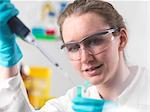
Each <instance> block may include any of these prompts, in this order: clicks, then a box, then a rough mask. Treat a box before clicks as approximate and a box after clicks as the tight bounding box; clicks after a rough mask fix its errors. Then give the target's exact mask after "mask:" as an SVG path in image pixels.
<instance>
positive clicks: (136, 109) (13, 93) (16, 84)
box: [0, 67, 150, 112]
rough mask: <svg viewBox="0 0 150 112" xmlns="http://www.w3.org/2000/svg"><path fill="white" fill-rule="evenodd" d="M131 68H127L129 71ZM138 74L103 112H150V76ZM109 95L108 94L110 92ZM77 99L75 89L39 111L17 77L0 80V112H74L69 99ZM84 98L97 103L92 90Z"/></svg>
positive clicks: (144, 73) (95, 94)
mask: <svg viewBox="0 0 150 112" xmlns="http://www.w3.org/2000/svg"><path fill="white" fill-rule="evenodd" d="M132 68H133V67H130V70H131V71H132V72H133V73H134V72H135V71H133V70H132ZM137 68H138V70H137V72H136V74H135V77H134V79H133V80H132V82H131V83H130V84H129V85H128V87H127V88H126V89H125V90H124V91H123V92H122V93H121V95H120V96H118V98H117V99H115V100H114V104H105V105H104V108H103V112H150V87H149V84H150V74H148V72H146V70H145V69H144V68H140V67H137ZM110 94H111V92H110ZM75 96H76V87H74V88H72V89H70V90H69V91H68V92H67V93H66V94H65V95H64V96H61V97H59V98H56V99H52V100H49V101H48V102H47V103H46V104H45V105H44V106H43V107H42V108H41V110H37V111H36V110H34V109H33V107H32V106H31V105H30V103H29V101H28V99H27V95H26V92H25V90H24V86H23V84H21V78H20V76H19V75H18V76H16V77H13V78H10V79H7V80H0V112H73V110H72V108H71V106H72V102H71V100H72V98H74V97H75ZM84 96H85V97H90V98H96V99H100V97H99V94H98V91H97V89H96V87H95V86H91V87H89V88H88V89H87V92H86V93H84Z"/></svg>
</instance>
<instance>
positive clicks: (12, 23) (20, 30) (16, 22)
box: [8, 16, 74, 85]
mask: <svg viewBox="0 0 150 112" xmlns="http://www.w3.org/2000/svg"><path fill="white" fill-rule="evenodd" d="M8 25H9V27H10V29H11V30H12V32H14V33H15V34H16V35H18V36H19V37H20V38H21V39H22V40H23V41H25V42H27V43H29V44H31V45H33V46H35V47H36V48H37V49H38V50H39V51H40V52H41V53H42V54H43V55H44V56H45V57H46V58H47V60H48V61H49V62H50V63H51V64H52V65H53V66H54V67H56V68H58V70H59V71H61V72H62V74H63V75H64V76H65V77H66V78H67V79H68V80H69V81H70V82H71V83H72V84H73V85H74V82H73V81H72V79H71V78H70V77H69V75H68V74H67V73H66V72H65V71H64V70H63V69H62V67H60V65H59V64H58V63H57V62H56V61H55V59H54V58H53V57H52V56H51V57H50V56H49V55H48V53H47V52H46V51H45V50H44V49H43V48H42V47H41V46H40V44H39V43H38V42H37V41H36V39H35V38H34V37H33V35H32V34H31V31H30V29H29V28H27V27H26V26H25V25H24V24H23V23H22V21H21V20H20V19H19V18H18V17H16V16H14V17H12V18H11V19H10V20H9V21H8Z"/></svg>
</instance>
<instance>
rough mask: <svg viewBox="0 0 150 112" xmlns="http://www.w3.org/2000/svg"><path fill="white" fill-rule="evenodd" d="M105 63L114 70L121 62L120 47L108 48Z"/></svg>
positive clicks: (110, 69)
mask: <svg viewBox="0 0 150 112" xmlns="http://www.w3.org/2000/svg"><path fill="white" fill-rule="evenodd" d="M104 60H105V62H106V63H105V64H106V66H107V67H108V71H113V69H114V68H116V66H117V65H118V62H119V53H118V48H116V47H111V48H110V49H108V50H107V52H106V53H105V56H104Z"/></svg>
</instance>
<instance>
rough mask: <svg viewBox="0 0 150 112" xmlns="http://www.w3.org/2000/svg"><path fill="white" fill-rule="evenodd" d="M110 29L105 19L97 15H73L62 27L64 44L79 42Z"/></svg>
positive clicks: (89, 13)
mask: <svg viewBox="0 0 150 112" xmlns="http://www.w3.org/2000/svg"><path fill="white" fill-rule="evenodd" d="M108 28H109V25H108V24H106V23H105V19H104V18H103V17H101V16H99V15H97V14H96V13H91V12H88V13H85V14H81V15H77V14H73V15H71V16H69V17H67V18H66V19H65V21H64V23H63V25H62V36H63V40H64V42H69V41H79V40H81V39H83V38H84V37H86V36H89V35H91V34H94V33H97V32H99V31H102V30H104V29H108Z"/></svg>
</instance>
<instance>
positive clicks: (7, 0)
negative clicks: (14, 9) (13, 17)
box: [0, 0, 10, 3]
mask: <svg viewBox="0 0 150 112" xmlns="http://www.w3.org/2000/svg"><path fill="white" fill-rule="evenodd" d="M3 2H10V0H0V3H3Z"/></svg>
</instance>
